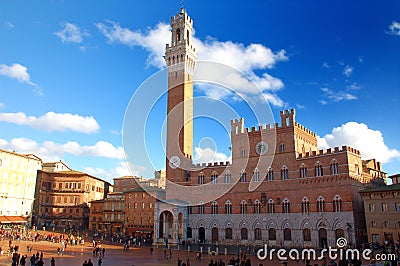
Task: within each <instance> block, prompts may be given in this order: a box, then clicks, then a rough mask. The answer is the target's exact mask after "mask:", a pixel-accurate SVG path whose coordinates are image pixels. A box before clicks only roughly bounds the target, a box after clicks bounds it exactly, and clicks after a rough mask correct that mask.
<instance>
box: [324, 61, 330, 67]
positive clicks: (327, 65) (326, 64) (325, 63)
mask: <svg viewBox="0 0 400 266" xmlns="http://www.w3.org/2000/svg"><path fill="white" fill-rule="evenodd" d="M322 67H323V68H331V66H330V65H329V64H328V63H327V62H324V63H323V64H322Z"/></svg>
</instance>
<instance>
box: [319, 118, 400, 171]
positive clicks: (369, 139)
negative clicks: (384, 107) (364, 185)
mask: <svg viewBox="0 0 400 266" xmlns="http://www.w3.org/2000/svg"><path fill="white" fill-rule="evenodd" d="M342 145H347V146H350V147H353V148H356V149H358V150H359V151H360V152H361V156H362V158H363V159H373V158H376V159H377V160H378V161H380V162H382V163H386V162H389V161H390V160H392V159H398V160H399V159H400V151H398V150H396V149H390V148H389V147H387V146H386V144H385V141H384V139H383V136H382V133H381V132H380V131H379V130H372V129H370V128H368V126H367V125H366V124H363V123H357V122H348V123H346V124H343V125H341V126H340V127H336V128H334V129H333V130H332V133H330V134H327V135H325V136H324V137H322V138H319V139H318V146H319V147H320V148H327V147H335V146H340V147H341V146H342Z"/></svg>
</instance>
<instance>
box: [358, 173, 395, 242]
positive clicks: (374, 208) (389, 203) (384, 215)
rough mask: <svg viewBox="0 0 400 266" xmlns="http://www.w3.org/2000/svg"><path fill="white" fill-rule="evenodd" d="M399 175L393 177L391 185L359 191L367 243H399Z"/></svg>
mask: <svg viewBox="0 0 400 266" xmlns="http://www.w3.org/2000/svg"><path fill="white" fill-rule="evenodd" d="M399 177H400V175H394V176H391V177H390V178H391V179H392V185H388V186H386V185H384V186H379V187H372V188H368V189H365V190H362V191H360V194H361V195H362V197H363V200H364V208H365V220H366V224H367V232H368V241H369V242H373V243H378V244H383V243H384V242H385V241H389V242H396V241H400V183H399V182H398V181H399V180H400V179H399Z"/></svg>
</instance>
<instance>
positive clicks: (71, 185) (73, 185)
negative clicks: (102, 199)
mask: <svg viewBox="0 0 400 266" xmlns="http://www.w3.org/2000/svg"><path fill="white" fill-rule="evenodd" d="M42 188H45V189H47V190H51V189H52V188H53V189H59V190H63V189H71V190H75V189H77V190H81V189H82V182H57V183H54V182H46V181H42ZM90 189H91V190H92V191H96V192H103V191H104V189H103V188H101V187H96V186H94V185H92V186H90V185H89V184H86V190H87V191H89V190H90Z"/></svg>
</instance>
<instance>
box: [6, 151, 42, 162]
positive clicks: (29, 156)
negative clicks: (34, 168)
mask: <svg viewBox="0 0 400 266" xmlns="http://www.w3.org/2000/svg"><path fill="white" fill-rule="evenodd" d="M0 151H2V152H5V153H9V154H13V155H16V156H20V157H25V158H28V159H33V158H32V157H35V159H37V160H38V161H41V162H42V159H41V158H40V157H38V156H37V155H35V154H33V153H27V154H23V153H17V152H15V151H8V150H4V149H0Z"/></svg>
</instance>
